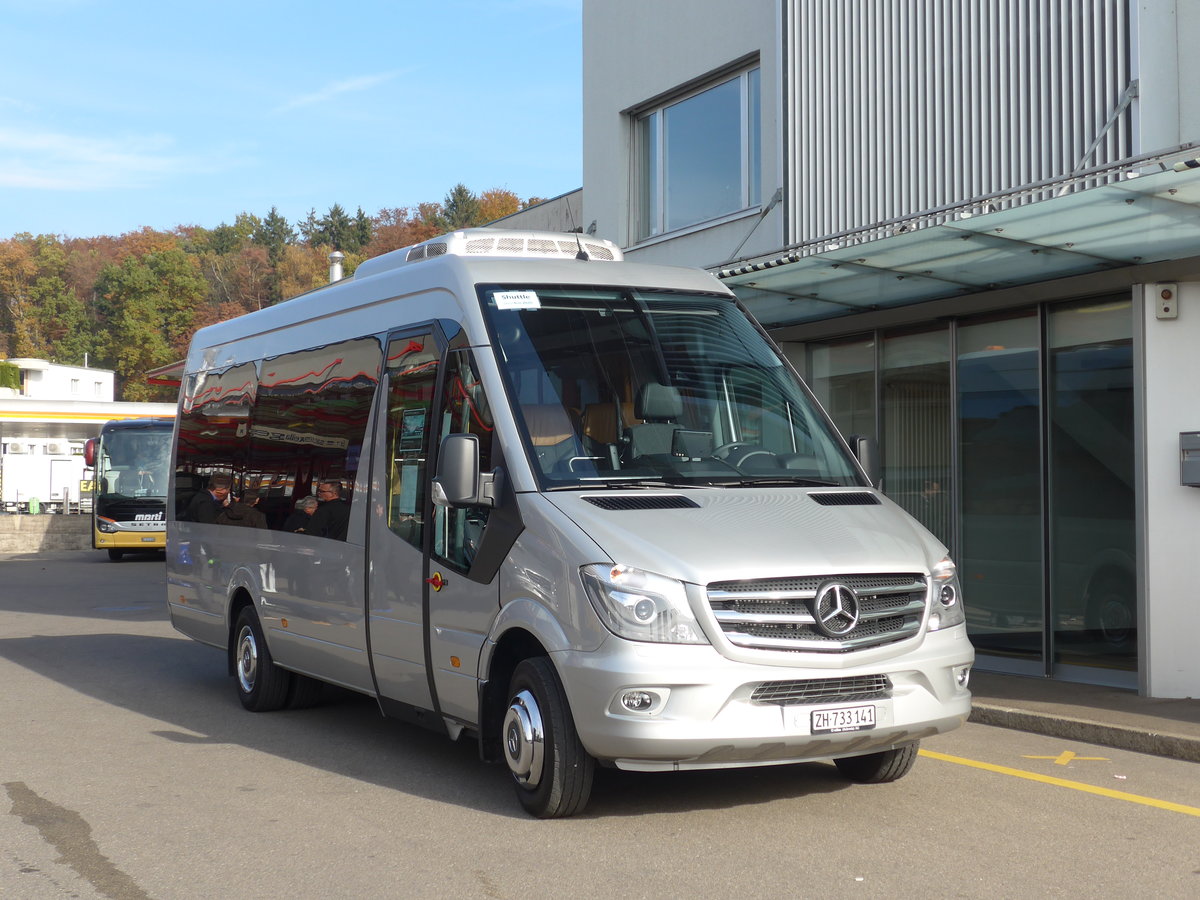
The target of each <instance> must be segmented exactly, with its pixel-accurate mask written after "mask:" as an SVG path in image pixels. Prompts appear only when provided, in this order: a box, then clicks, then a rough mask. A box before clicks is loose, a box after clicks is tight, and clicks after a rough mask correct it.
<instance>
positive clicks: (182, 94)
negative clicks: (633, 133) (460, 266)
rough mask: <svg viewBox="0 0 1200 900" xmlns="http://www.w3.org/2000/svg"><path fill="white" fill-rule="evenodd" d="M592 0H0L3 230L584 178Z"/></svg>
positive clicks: (322, 205)
mask: <svg viewBox="0 0 1200 900" xmlns="http://www.w3.org/2000/svg"><path fill="white" fill-rule="evenodd" d="M581 3H582V0H434V2H416V0H392V2H386V0H360V2H353V0H352V2H348V3H344V4H336V3H329V2H323V3H315V2H309V0H292V2H277V0H240V2H227V0H205V2H202V3H169V2H168V3H164V2H161V0H159V2H156V3H147V2H141V0H0V47H2V48H3V50H2V51H0V239H3V238H7V237H10V236H12V235H13V234H15V233H18V232H23V231H29V232H32V233H34V234H41V233H45V234H61V235H67V236H69V237H90V236H94V235H101V234H112V235H116V234H121V233H123V232H126V231H132V230H135V229H138V228H142V227H144V226H149V227H152V228H156V229H164V230H165V229H170V228H173V227H175V226H176V225H201V226H204V227H206V228H211V227H213V226H216V225H219V224H220V223H221V222H230V223H232V222H233V220H234V217H235V216H236V215H237V214H238V213H240V212H250V213H254V214H256V215H260V216H261V215H265V214H266V213H267V212H268V211H270V209H271V207H272V206H276V207H278V209H279V212H280V213H281V214H282V215H284V216H286V217H287V218H288V220H289V221H291V222H293V223H294V222H295V221H297V220H298V219H302V218H303V217H304V216H306V215H307V213H308V211H309V210H310V209H314V208H315V209H316V211H317V213H318V215H320V214H322V213H324V212H325V211H326V210H328V209H329V207H330V206H332V205H333V204H334V203H340V204H341V205H342V206H343V207H345V208H346V209H347V210H348V211H349V212H350V213H352V214H353V212H354V211H355V209H357V208H358V207H359V206H361V207H362V208H363V210H364V211H366V212H367V214H368V215H373V214H374V213H375V212H376V211H377V210H379V209H381V208H384V207H396V206H415V205H416V204H418V203H421V202H425V201H430V200H437V201H440V200H441V199H442V198H443V197H444V196H445V195H446V193H447V191H449V190H450V188H451V187H453V186H454V185H455V184H456V183H458V182H460V181H461V182H462V183H464V184H466V185H467V187H469V188H471V189H472V190H474V191H476V192H481V191H484V190H487V189H489V188H493V187H503V188H507V189H509V190H511V191H513V192H514V193H516V194H517V195H518V196H520V197H522V198H527V197H530V196H539V197H553V196H556V195H558V194H561V193H564V192H566V191H570V190H574V189H575V188H577V187H579V186H580V184H581V183H582V177H583V176H582V162H581V142H582V138H581V122H582V114H581V109H580V107H581V86H580V79H581V36H580V17H581V9H580V7H581Z"/></svg>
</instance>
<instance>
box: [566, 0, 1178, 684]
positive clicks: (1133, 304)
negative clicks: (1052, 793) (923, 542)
mask: <svg viewBox="0 0 1200 900" xmlns="http://www.w3.org/2000/svg"><path fill="white" fill-rule="evenodd" d="M583 23H584V25H583V46H584V79H583V80H584V104H583V108H584V129H583V133H584V150H583V161H584V197H583V215H582V222H583V224H584V230H585V231H588V232H590V233H595V234H597V235H598V236H600V237H605V238H609V239H611V240H615V241H616V242H617V243H619V244H620V245H621V246H622V247H624V248H625V249H626V253H627V256H628V257H629V258H631V259H635V260H638V261H643V262H667V263H674V264H680V265H699V266H703V267H707V268H709V269H711V270H712V271H714V272H716V273H717V274H718V275H719V277H721V278H722V279H724V280H725V281H726V283H727V284H729V286H730V287H732V288H733V289H734V290H735V291H736V292H737V293H738V294H739V296H740V297H741V298H742V300H743V301H744V302H745V304H746V305H747V307H748V308H749V309H750V310H751V311H752V312H753V313H754V314H755V315H756V316H757V317H758V318H759V319H760V321H762V322H763V323H764V325H766V326H767V328H768V329H769V330H770V331H771V332H772V334H773V336H774V337H775V338H776V340H778V341H779V342H780V343H781V344H783V345H784V347H785V350H786V352H787V353H788V354H789V356H790V357H791V359H792V360H793V362H794V363H795V364H796V365H797V367H798V368H799V370H800V371H801V373H802V374H803V375H805V376H806V378H807V379H808V381H809V384H810V385H811V386H812V387H813V389H814V391H815V392H816V393H817V395H818V398H819V399H820V400H821V402H822V403H823V404H824V405H825V407H826V409H827V410H828V411H829V413H830V415H831V416H832V417H833V418H834V420H835V421H836V422H837V423H838V425H839V426H840V427H841V428H842V429H843V431H845V432H847V433H857V434H866V435H869V436H872V437H875V438H877V439H878V441H879V443H880V446H881V451H882V455H883V463H884V471H883V475H884V489H885V490H886V491H887V492H888V493H889V494H890V495H891V496H893V497H894V498H895V499H897V501H898V502H900V503H902V504H903V505H905V506H906V507H907V508H909V509H910V510H911V511H912V512H913V513H914V514H916V515H917V516H918V517H919V518H921V519H922V521H924V522H925V524H926V525H927V526H928V527H930V529H931V530H933V531H934V532H935V533H937V534H938V535H939V537H941V538H942V540H943V541H944V542H945V543H946V544H947V545H948V546H949V547H950V548H951V549H952V551H953V553H954V554H955V556H956V558H957V559H958V561H959V563H960V567H961V568H962V570H963V572H964V574H965V584H966V590H967V604H968V609H969V610H970V611H971V615H972V619H971V623H970V627H971V634H972V640H973V641H974V643H975V645H976V648H977V650H978V652H979V665H980V666H981V667H982V668H987V669H992V670H995V671H1003V672H1012V673H1021V674H1030V675H1039V676H1048V677H1055V678H1061V679H1066V680H1079V681H1089V682H1099V683H1109V684H1117V685H1125V686H1130V687H1137V688H1138V689H1139V690H1140V691H1141V692H1142V693H1144V694H1147V695H1151V696H1159V697H1182V696H1200V661H1198V659H1197V656H1196V654H1195V652H1194V650H1193V647H1194V644H1195V636H1196V635H1197V634H1200V599H1198V589H1197V584H1200V553H1198V552H1197V550H1198V549H1200V538H1197V536H1196V534H1197V529H1198V528H1200V490H1198V489H1197V488H1195V487H1189V486H1184V485H1183V484H1182V483H1181V456H1182V455H1183V454H1184V453H1185V452H1186V451H1185V450H1183V449H1181V442H1183V441H1187V440H1188V439H1186V438H1181V433H1186V432H1197V431H1200V395H1198V392H1197V390H1196V386H1197V385H1200V353H1198V352H1197V348H1200V168H1198V167H1196V166H1197V160H1196V158H1197V157H1198V156H1200V146H1198V144H1200V92H1198V91H1196V90H1194V89H1193V84H1192V82H1193V80H1194V79H1193V78H1192V75H1193V74H1194V71H1193V69H1192V67H1191V65H1190V61H1189V56H1190V53H1191V48H1193V47H1195V46H1197V45H1198V44H1200V4H1197V3H1194V2H1184V0H1154V2H1150V0H1140V2H1139V0H1005V2H1000V0H981V2H978V3H974V2H973V3H965V2H955V0H938V2H930V3H905V4H900V3H890V2H881V0H751V2H747V0H655V2H653V3H645V2H642V0H605V2H594V3H585V4H584V19H583ZM1197 452H1198V453H1200V451H1197Z"/></svg>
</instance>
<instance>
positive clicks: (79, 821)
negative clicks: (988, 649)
mask: <svg viewBox="0 0 1200 900" xmlns="http://www.w3.org/2000/svg"><path fill="white" fill-rule="evenodd" d="M163 579H164V569H163V564H162V562H161V561H159V560H156V559H152V558H146V559H128V560H126V561H124V562H121V563H111V562H109V561H108V559H107V558H106V557H105V556H104V554H102V553H97V552H95V551H83V552H77V553H53V554H44V555H41V556H6V557H0V683H2V684H3V685H4V689H3V691H2V692H0V717H2V718H0V721H2V722H3V726H2V729H0V733H2V734H3V738H2V739H0V783H2V784H3V788H4V791H5V793H4V795H3V796H0V801H3V802H4V803H5V806H4V813H5V814H4V815H3V816H2V817H0V848H3V849H2V854H0V897H13V898H51V897H80V898H94V897H110V898H144V897H153V898H175V897H179V898H185V897H216V896H236V897H239V898H259V897H262V898H266V897H280V896H289V897H293V898H295V897H300V898H305V897H329V896H361V897H376V896H378V897H382V896H403V897H425V896H429V897H434V896H437V897H445V896H460V897H489V898H507V897H513V898H517V897H521V898H528V897H551V896H563V895H569V896H575V897H610V896H614V895H620V896H622V897H685V896H686V897H730V896H743V895H750V894H752V895H757V896H764V897H803V896H812V897H818V896H819V897H904V896H915V895H917V894H921V895H933V896H957V897H985V896H986V897H996V896H1012V897H1015V896H1064V897H1072V896H1087V897H1128V896H1130V895H1131V894H1134V893H1136V894H1137V895H1139V896H1151V895H1153V896H1158V897H1192V896H1195V895H1196V894H1197V892H1200V768H1198V767H1197V765H1196V764H1195V763H1189V762H1182V761H1178V760H1172V759H1164V758H1160V757H1154V756H1145V755H1142V754H1138V753H1132V752H1128V751H1119V750H1112V749H1108V748H1103V747H1097V746H1092V745H1087V744H1072V743H1069V742H1065V741H1063V740H1062V739H1057V738H1049V737H1041V736H1036V735H1031V734H1026V733H1023V732H1018V731H1011V730H1007V729H1000V728H992V727H988V726H983V725H974V724H970V725H967V726H965V727H963V728H962V729H959V730H958V731H956V732H953V733H951V734H948V735H943V736H940V737H938V738H935V739H931V740H928V741H926V742H925V743H924V745H923V747H924V750H925V753H924V754H923V756H922V758H921V759H919V760H918V762H917V765H916V766H915V768H914V770H913V771H912V773H910V774H909V775H908V776H907V777H905V778H904V779H902V780H901V781H899V782H897V783H895V784H890V785H878V786H864V785H851V784H849V783H847V782H846V781H844V780H843V779H842V778H841V777H839V775H838V774H837V772H836V770H835V769H834V768H833V766H832V765H828V764H826V763H811V764H806V765H801V766H791V767H780V768H769V769H757V770H734V771H725V772H702V773H687V774H676V775H637V774H631V773H623V772H615V771H601V772H600V773H599V775H598V783H597V787H596V790H595V792H594V795H593V800H592V802H591V804H590V805H589V807H588V809H587V810H586V812H585V813H584V814H583V815H582V816H579V817H577V818H574V819H569V820H559V821H537V820H533V819H530V818H528V817H527V816H526V815H525V814H524V813H523V812H522V811H521V808H520V806H519V805H518V804H517V802H516V800H515V798H514V797H513V796H512V788H511V787H510V785H509V783H508V781H507V777H506V774H505V772H504V771H503V769H502V768H500V767H497V766H489V765H485V764H483V763H481V762H479V760H478V758H477V754H476V749H475V746H474V744H473V743H472V742H471V741H469V740H462V741H459V742H457V743H450V742H449V741H447V740H446V739H445V738H444V737H440V736H437V735H435V734H432V733H429V732H426V731H423V730H421V729H419V728H416V727H414V726H410V725H406V724H404V723H401V722H397V721H393V720H387V719H383V718H381V717H380V716H379V714H378V712H377V709H376V707H375V705H374V704H373V702H372V701H371V700H369V699H368V698H365V697H358V696H355V695H350V694H344V693H339V694H336V696H334V697H332V698H331V699H330V700H329V701H328V702H326V703H324V704H323V705H321V706H318V707H316V708H314V709H311V710H303V711H295V712H281V713H270V714H262V715H254V714H250V713H247V712H245V711H243V710H242V708H241V706H240V704H239V703H238V700H237V697H236V695H235V692H234V688H233V685H232V683H231V681H230V679H229V677H228V676H227V675H226V671H225V665H224V659H223V657H222V655H221V653H220V652H218V651H216V650H214V649H212V648H208V647H203V646H200V645H198V644H195V643H193V642H191V641H189V640H186V639H184V638H182V637H180V636H178V635H177V634H176V633H175V632H174V631H173V630H172V629H171V627H170V625H169V624H168V623H167V621H166V615H165V605H164V602H163V595H164V591H165V588H164V584H163Z"/></svg>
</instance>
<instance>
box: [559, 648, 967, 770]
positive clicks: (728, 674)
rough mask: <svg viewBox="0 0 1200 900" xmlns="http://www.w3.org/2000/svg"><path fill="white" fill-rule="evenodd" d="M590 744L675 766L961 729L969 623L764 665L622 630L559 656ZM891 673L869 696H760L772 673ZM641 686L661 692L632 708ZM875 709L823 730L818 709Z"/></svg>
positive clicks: (877, 746) (858, 747)
mask: <svg viewBox="0 0 1200 900" xmlns="http://www.w3.org/2000/svg"><path fill="white" fill-rule="evenodd" d="M553 657H554V662H555V664H556V665H557V667H558V671H559V673H560V675H561V677H562V680H563V685H564V688H565V690H566V692H567V697H568V699H569V701H570V704H571V710H572V712H573V713H574V719H575V727H576V730H577V731H578V733H579V737H580V740H581V741H582V742H583V745H584V747H585V748H586V749H587V751H588V752H589V753H590V754H592V755H593V756H594V757H596V758H597V759H600V760H604V761H608V762H611V763H613V764H615V765H616V766H617V767H619V768H622V769H630V770H636V771H664V770H680V769H716V768H732V767H739V766H756V765H772V764H783V763H794V762H804V761H806V760H813V759H827V758H830V757H840V756H857V755H861V754H864V753H873V752H877V751H881V750H886V749H889V748H892V747H896V746H899V745H901V744H906V743H911V742H912V741H916V740H920V739H922V738H925V737H929V736H931V735H934V734H939V733H941V732H945V731H950V730H951V729H953V728H957V727H958V726H959V725H961V724H963V722H965V721H966V719H967V716H968V715H969V714H970V712H971V694H970V691H969V690H968V689H967V688H966V687H965V686H960V684H959V683H958V680H957V677H956V676H957V674H958V673H959V672H961V670H962V669H963V668H964V667H969V666H970V665H971V663H972V662H973V660H974V651H973V650H972V648H971V645H970V643H969V642H968V640H967V637H966V629H965V628H964V627H962V626H958V627H955V628H951V629H948V630H947V631H945V632H935V633H932V634H927V635H925V637H924V639H923V640H922V642H921V644H920V646H918V647H917V648H915V649H912V650H909V651H908V652H905V653H903V654H902V655H898V656H897V657H895V658H894V659H891V660H887V661H884V662H879V661H876V662H874V663H872V664H870V665H864V666H862V667H859V668H855V667H846V668H837V669H830V668H817V667H815V666H814V667H796V666H794V665H791V666H775V665H753V664H747V663H740V662H734V661H732V660H728V659H726V658H724V657H722V656H721V655H720V654H718V653H717V651H716V650H714V649H713V648H712V647H693V646H679V645H666V644H639V643H635V642H631V641H623V640H620V639H616V638H613V639H611V640H609V641H608V642H606V643H605V645H604V646H603V647H601V648H600V650H599V651H597V652H592V653H581V652H576V651H565V652H561V653H555V654H553ZM880 674H882V675H886V676H887V678H888V681H889V682H890V689H888V690H887V691H886V693H885V694H884V695H883V696H879V697H872V698H870V699H865V700H856V699H837V700H834V701H831V702H825V701H822V702H818V703H805V702H799V703H779V702H761V701H756V700H752V699H751V695H752V694H753V692H754V691H755V689H756V688H758V687H759V686H761V685H763V684H764V683H768V682H796V681H807V680H810V679H821V680H823V679H839V680H840V679H847V678H854V677H856V676H869V675H880ZM629 689H638V690H645V691H646V692H648V693H650V694H653V695H655V696H657V697H659V698H661V703H659V704H657V705H656V706H654V707H651V709H650V710H649V711H648V712H645V713H636V712H630V711H628V710H626V709H624V708H623V707H622V706H621V704H620V701H619V698H620V696H621V694H622V693H624V692H625V691H627V690H629ZM864 705H870V706H872V707H873V708H874V709H873V717H874V723H875V724H874V725H873V727H870V728H868V729H864V730H858V731H846V732H841V733H813V731H812V712H813V711H814V710H826V709H838V708H845V707H861V706H864Z"/></svg>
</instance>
